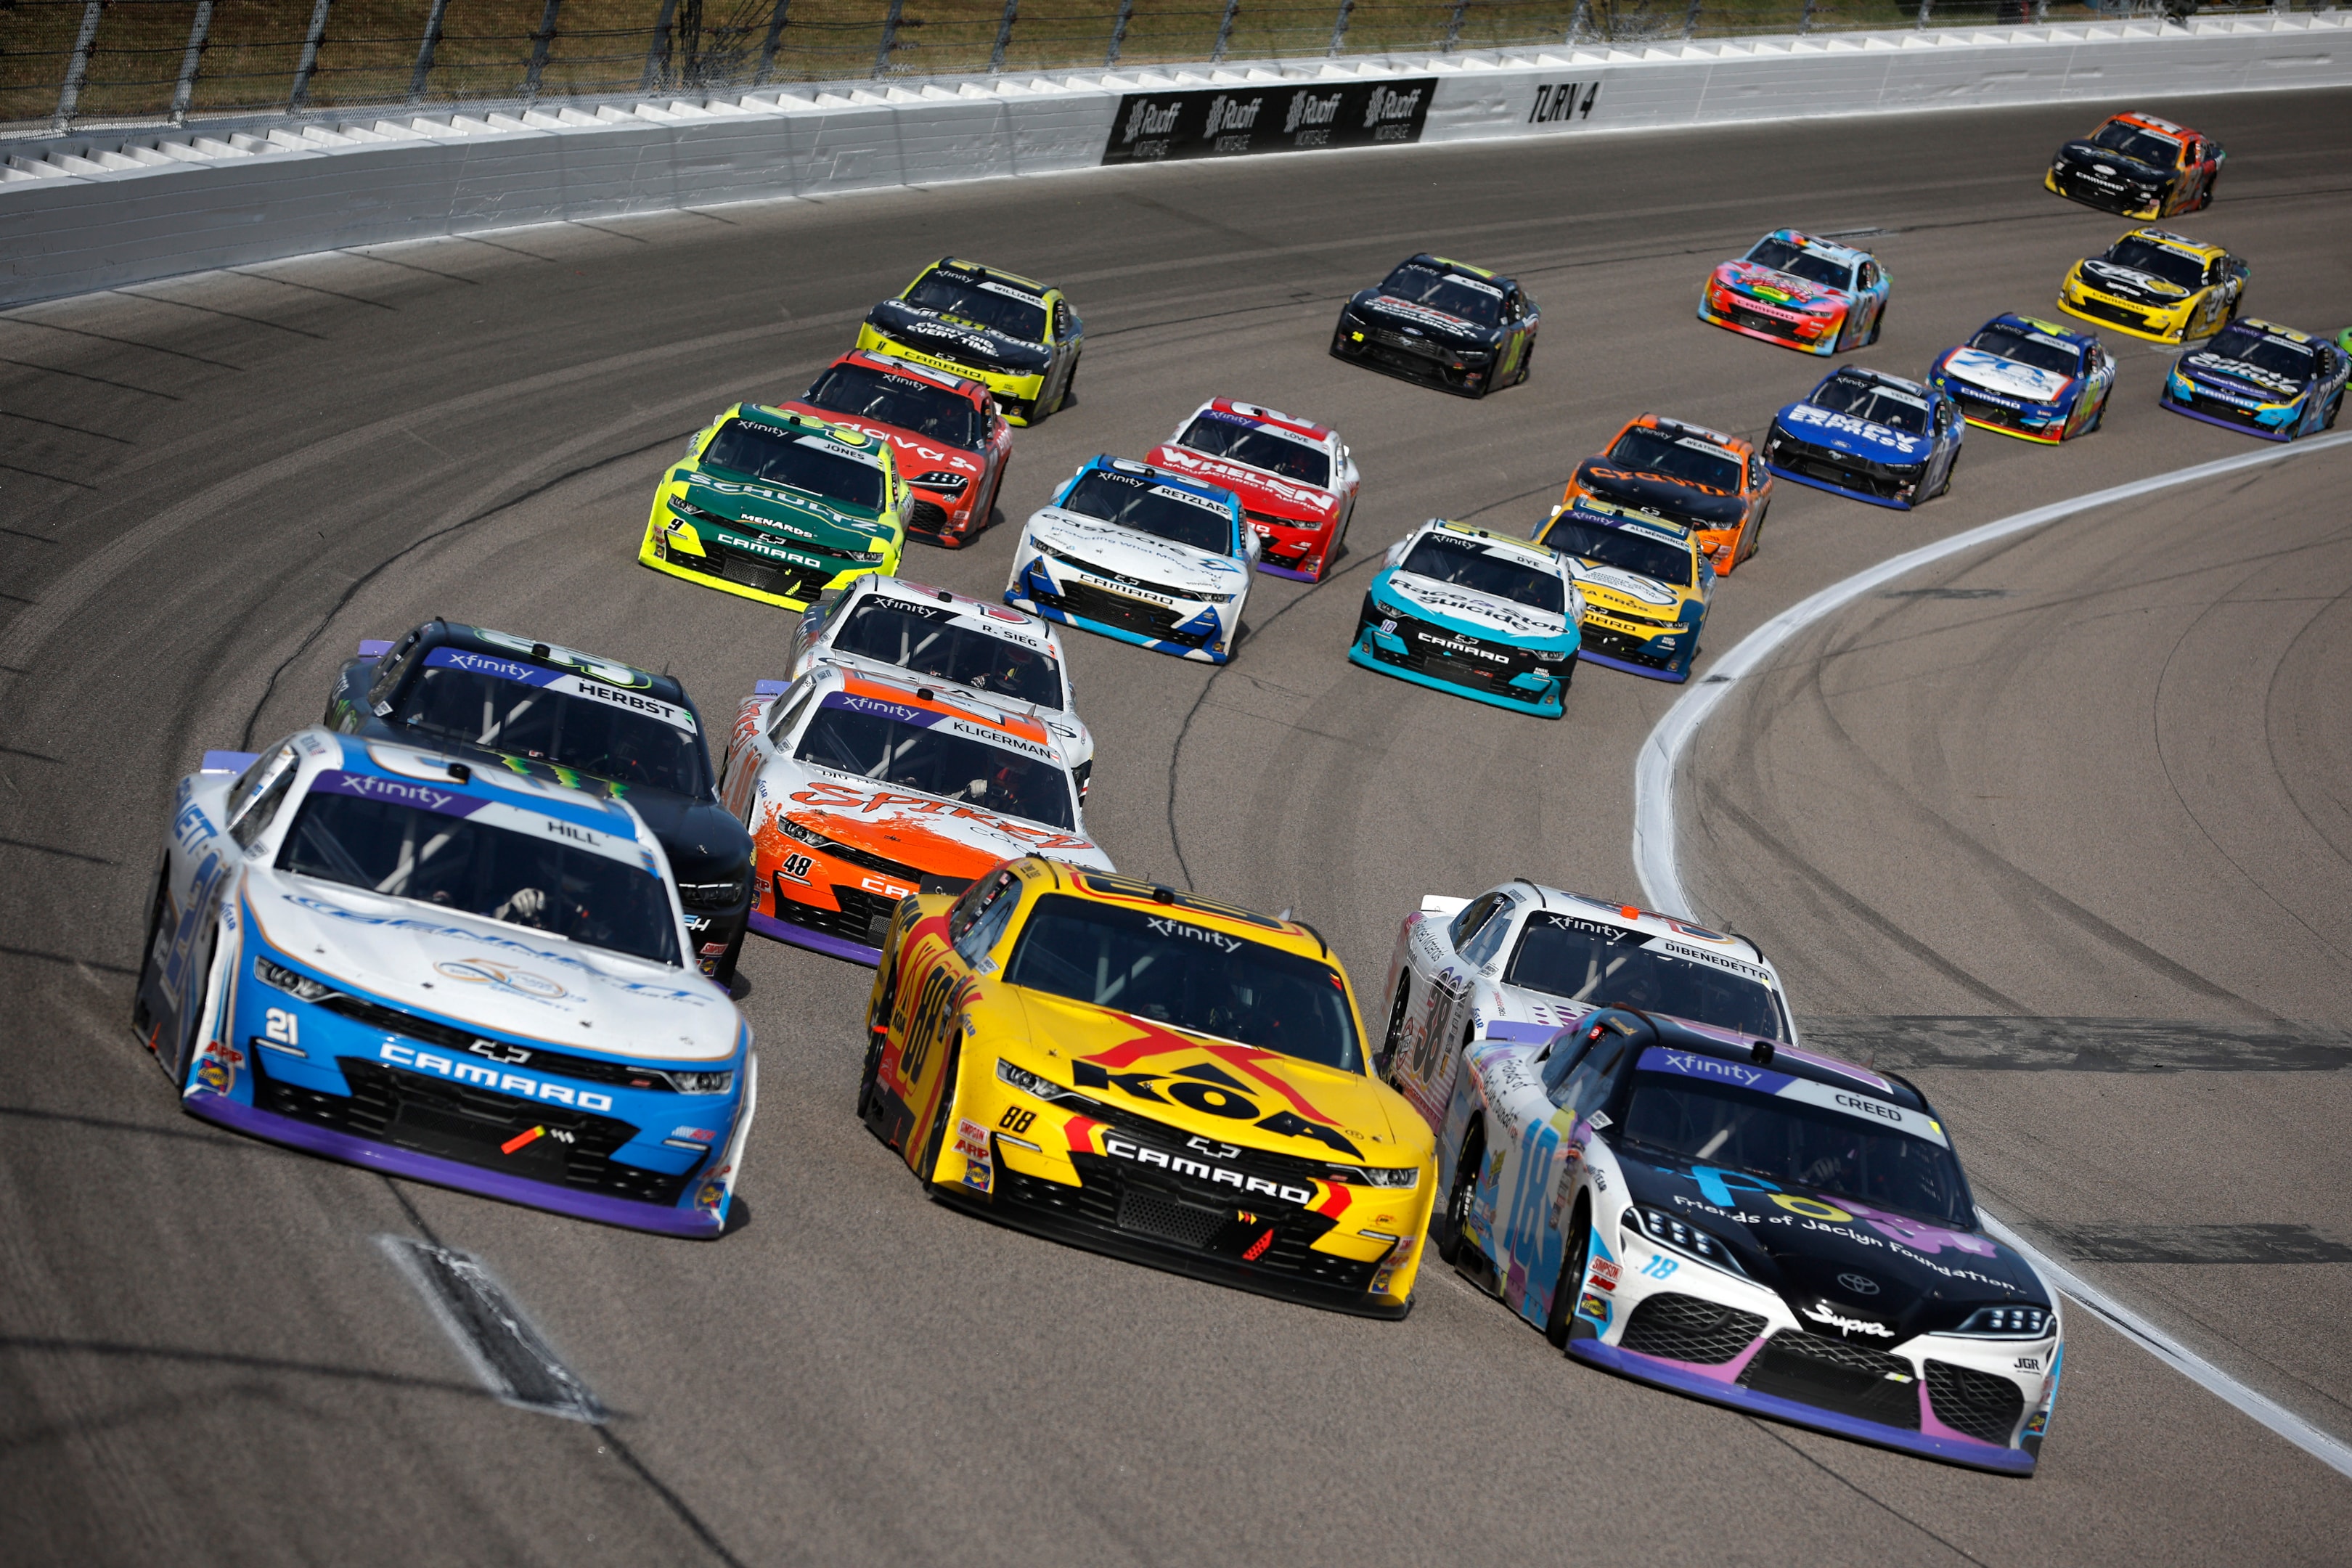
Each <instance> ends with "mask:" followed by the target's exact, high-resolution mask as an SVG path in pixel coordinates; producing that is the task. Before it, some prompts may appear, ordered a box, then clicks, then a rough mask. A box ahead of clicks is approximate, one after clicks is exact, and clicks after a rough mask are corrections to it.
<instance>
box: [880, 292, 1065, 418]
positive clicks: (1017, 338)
mask: <svg viewBox="0 0 2352 1568" xmlns="http://www.w3.org/2000/svg"><path fill="white" fill-rule="evenodd" d="M857 346H858V347H859V348H861V349H867V350H871V351H873V352H875V353H887V354H891V355H895V356H896V357H898V358H899V359H904V360H912V361H914V362H915V363H917V364H927V365H929V366H930V367H931V368H932V369H934V370H943V371H946V372H948V373H949V374H953V375H960V376H970V377H971V378H973V379H974V380H977V381H980V382H982V383H983V384H986V385H987V387H988V390H989V393H990V395H992V396H993V397H994V398H995V399H996V406H997V408H998V409H999V410H1000V411H1001V412H1002V413H1003V416H1004V417H1005V418H1007V419H1010V420H1011V421H1012V422H1013V424H1015V425H1034V424H1035V423H1036V422H1037V421H1038V420H1040V419H1043V418H1045V416H1047V415H1048V414H1051V413H1054V412H1055V410H1057V409H1059V408H1061V407H1062V406H1063V405H1065V404H1066V403H1068V402H1069V400H1070V390H1071V388H1073V387H1075V386H1076V384H1077V381H1078V355H1079V354H1080V353H1082V352H1083V351H1084V350H1085V348H1086V323H1084V322H1083V321H1079V320H1078V318H1077V315H1076V312H1075V311H1073V310H1071V309H1070V302H1069V301H1068V300H1065V299H1064V298H1062V291H1061V290H1060V289H1049V288H1047V287H1046V286H1045V284H1043V283H1038V282H1034V281H1032V280H1031V279H1026V278H1023V277H1019V276H1017V275H1016V274H1013V273H1011V272H1000V271H998V270H997V269H996V268H993V267H982V266H981V265H980V264H979V263H977V262H972V261H959V260H957V259H956V258H954V257H952V256H942V257H941V258H939V260H937V261H935V262H933V263H932V264H931V265H930V266H929V267H926V268H923V270H922V271H921V272H920V273H919V274H917V275H916V278H915V280H914V281H913V282H912V283H909V284H908V285H907V291H906V292H905V293H903V294H901V295H899V296H898V298H897V299H895V300H883V301H882V302H881V303H880V304H878V305H877V306H875V307H874V309H873V310H869V311H867V312H866V321H865V322H864V324H863V325H861V326H860V327H859V328H858V329H857Z"/></svg>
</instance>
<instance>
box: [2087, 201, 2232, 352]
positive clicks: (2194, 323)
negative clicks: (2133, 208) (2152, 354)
mask: <svg viewBox="0 0 2352 1568" xmlns="http://www.w3.org/2000/svg"><path fill="white" fill-rule="evenodd" d="M2251 271H2252V268H2250V267H2248V266H2247V264H2246V263H2245V262H2244V261H2242V260H2240V259H2239V258H2237V257H2234V256H2232V255H2231V254H2230V253H2229V252H2228V251H2227V250H2224V249H2223V248H2222V247H2220V246H2218V245H2208V244H2206V243H2205V242H2204V241H2203V240H2200V239H2189V238H2187V237H2184V236H2181V235H2178V234H2173V233H2170V232H2168V231H2167V230H2164V229H2160V228H2136V229H2134V230H2132V231H2131V232H2130V233H2129V234H2126V235H2125V236H2124V237H2122V238H2121V239H2118V240H2116V243H2115V244H2113V245H2111V246H2109V247H2107V252H2106V254H2105V256H2093V257H2085V258H2084V259H2082V260H2080V261H2077V262H2076V263H2074V266H2072V267H2070V268H2067V269H2066V276H2065V277H2064V279H2062V280H2061V281H2060V282H2059V285H2058V308H2059V309H2060V310H2063V311H2065V312H2066V313H2067V314H2068V315H2070V316H2076V317H2079V318H2081V319H2082V320H2084V321H2096V322H2097V323H2098V324H2099V325H2101V326H2103V327H2112V328H2114V329H2115V330H2116V331H2119V332H2124V333H2127V334H2128V335H2130V336H2132V337H2135V338H2145V339H2147V341H2148V342H2154V343H2181V342H2191V341H2193V340H2195V339H2198V338H2210V337H2211V336H2212V335H2213V334H2214V333H2215V332H2218V331H2221V329H2222V328H2223V327H2226V326H2228V325H2229V324H2230V321H2231V319H2232V318H2233V317H2235V316H2236V315H2237V313H2238V308H2239V306H2240V305H2241V304H2242V303H2243V301H2244V298H2245V289H2246V277H2247V274H2248V273H2249V272H2251Z"/></svg>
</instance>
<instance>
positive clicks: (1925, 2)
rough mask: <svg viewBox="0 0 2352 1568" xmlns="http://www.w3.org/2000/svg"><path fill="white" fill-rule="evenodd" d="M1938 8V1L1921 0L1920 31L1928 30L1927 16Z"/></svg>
mask: <svg viewBox="0 0 2352 1568" xmlns="http://www.w3.org/2000/svg"><path fill="white" fill-rule="evenodd" d="M1935 8H1936V0H1919V30H1920V31H1921V32H1923V33H1924V32H1926V31H1927V14H1928V13H1929V12H1931V11H1933V10H1934V9H1935Z"/></svg>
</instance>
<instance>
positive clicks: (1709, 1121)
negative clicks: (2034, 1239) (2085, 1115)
mask: <svg viewBox="0 0 2352 1568" xmlns="http://www.w3.org/2000/svg"><path fill="white" fill-rule="evenodd" d="M1655 1054H1658V1053H1656V1052H1655V1050H1653V1051H1652V1052H1651V1053H1648V1054H1645V1055H1644V1057H1643V1068H1647V1067H1648V1065H1649V1060H1650V1056H1651V1055H1655ZM1764 1076H1766V1077H1776V1076H1778V1075H1773V1074H1767V1075H1764ZM1822 1087H1823V1088H1824V1089H1825V1090H1826V1089H1827V1087H1828V1086H1826V1085H1824V1086H1822ZM1845 1098H1848V1099H1852V1100H1866V1099H1867V1097H1865V1096H1864V1095H1861V1094H1853V1095H1849V1096H1846V1097H1845ZM1873 1103H1876V1102H1874V1101H1873ZM1915 1114H1916V1113H1915ZM1617 1136H1618V1138H1619V1139H1620V1140H1622V1142H1624V1143H1625V1144H1626V1145H1627V1146H1629V1147H1631V1148H1635V1149H1642V1150H1646V1151H1649V1152H1653V1153H1655V1154H1663V1155H1667V1156H1671V1157H1673V1158H1675V1159H1678V1160H1685V1161H1688V1162H1691V1163H1695V1164H1702V1165H1712V1166H1715V1167H1717V1169H1720V1170H1728V1171H1743V1172H1746V1173H1748V1174H1749V1175H1751V1176H1760V1177H1762V1178H1763V1179H1764V1180H1766V1181H1768V1182H1772V1183H1775V1184H1779V1185H1782V1186H1790V1187H1797V1188H1801V1189H1802V1190H1804V1191H1807V1192H1812V1193H1819V1194H1822V1196H1824V1197H1827V1198H1832V1199H1834V1198H1851V1199H1853V1200H1854V1201H1855V1202H1857V1203H1862V1204H1868V1205H1873V1206H1874V1207H1878V1208H1883V1209H1888V1210H1892V1211H1893V1212H1895V1213H1896V1214H1902V1215H1910V1216H1912V1217H1913V1218H1915V1219H1924V1220H1929V1221H1932V1222H1934V1223H1935V1224H1937V1225H1946V1226H1952V1227H1953V1228H1955V1229H1958V1230H1967V1231H1973V1230H1975V1229H1976V1215H1974V1214H1972V1213H1971V1212H1970V1205H1969V1192H1968V1186H1967V1184H1965V1183H1964V1182H1962V1181H1961V1179H1960V1164H1959V1162H1958V1160H1956V1159H1954V1158H1953V1157H1952V1152H1951V1151H1950V1150H1949V1149H1947V1148H1943V1147H1941V1146H1940V1145H1938V1144H1936V1143H1931V1142H1928V1141H1927V1139H1925V1138H1919V1137H1915V1136H1913V1135H1912V1134H1910V1133H1908V1132H1903V1131H1896V1130H1895V1128H1893V1127H1889V1126H1885V1125H1882V1124H1880V1123H1878V1122H1874V1121H1864V1120H1863V1118H1862V1117H1861V1116H1859V1115H1850V1114H1848V1113H1847V1112H1845V1111H1843V1110H1833V1109H1832V1108H1830V1107H1828V1106H1821V1105H1812V1104H1808V1103H1806V1102H1804V1101H1802V1100H1788V1099H1783V1098H1780V1097H1778V1096H1774V1095H1767V1094H1759V1093H1758V1092H1756V1091H1755V1090H1752V1089H1735V1088H1733V1087H1732V1086H1731V1085H1729V1084H1718V1083H1713V1082H1709V1081H1707V1080H1706V1079H1693V1078H1686V1077H1684V1076H1683V1075H1681V1074H1679V1073H1664V1072H1651V1071H1646V1070H1637V1071H1636V1072H1635V1073H1634V1074H1633V1100H1632V1101H1631V1102H1630V1103H1629V1104H1628V1105H1627V1106H1626V1108H1625V1123H1624V1126H1623V1128H1622V1130H1621V1131H1619V1132H1618V1134H1617Z"/></svg>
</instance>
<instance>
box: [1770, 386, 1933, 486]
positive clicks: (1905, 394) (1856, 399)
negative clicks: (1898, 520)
mask: <svg viewBox="0 0 2352 1568" xmlns="http://www.w3.org/2000/svg"><path fill="white" fill-rule="evenodd" d="M1967 434H1968V421H1967V420H1965V419H1963V418H1961V417H1960V406H1959V405H1958V403H1957V402H1955V401H1954V400H1953V398H1952V395H1951V394H1950V393H1948V392H1946V391H1944V390H1942V389H1941V388H1939V387H1934V386H1922V385H1920V384H1918V383H1917V382H1916V381H1906V380H1904V379H1903V378H1902V377H1901V376H1899V375H1888V374H1885V372H1884V371H1875V370H1864V369H1863V368H1862V367H1861V366H1860V365H1852V364H1849V365H1841V366H1839V367H1838V368H1837V369H1836V370H1833V371H1832V372H1831V373H1830V374H1828V375H1826V376H1824V377H1822V384H1820V385H1819V386H1816V387H1814V388H1813V390H1812V391H1811V393H1809V394H1808V395H1806V397H1805V400H1804V401H1803V402H1802V403H1791V404H1790V405H1789V406H1788V407H1786V408H1783V409H1782V410H1780V413H1778V414H1776V415H1774V416H1772V428H1771V429H1770V431H1769V432H1768V433H1767V434H1766V436H1765V437H1764V461H1765V462H1766V463H1767V464H1769V465H1770V467H1771V469H1772V471H1773V472H1774V473H1776V474H1779V475H1780V476H1781V477H1783V478H1784V479H1794V480H1796V481H1797V482H1798V483H1799V484H1801V485H1811V486H1812V487H1813V488H1814V489H1821V490H1834V491H1836V492H1837V493H1838V494H1839V495H1842V496H1852V497H1853V499H1854V500H1865V501H1868V502H1869V503H1870V504H1871V505H1873V506H1891V507H1896V508H1899V509H1901V510H1905V511H1908V510H1911V509H1912V508H1913V507H1915V506H1917V505H1918V504H1919V503H1920V502H1922V501H1925V500H1931V499H1933V498H1934V497H1936V496H1939V495H1942V494H1943V493H1944V492H1945V491H1946V490H1948V489H1951V488H1952V469H1953V468H1955V467H1956V466H1957V465H1958V462H1959V460H1960V439H1961V437H1964V436H1966V435H1967Z"/></svg>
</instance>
